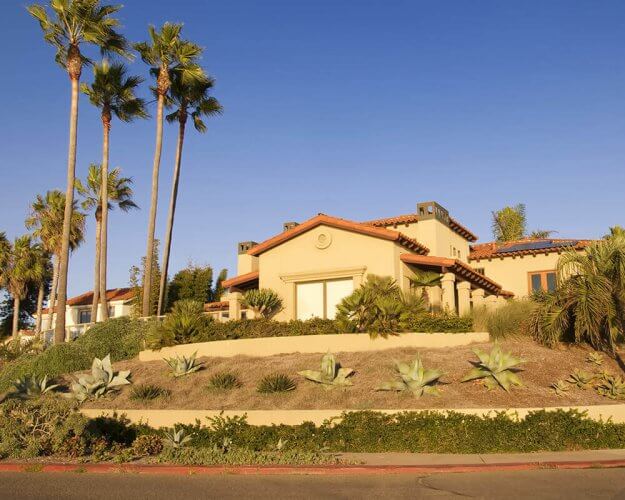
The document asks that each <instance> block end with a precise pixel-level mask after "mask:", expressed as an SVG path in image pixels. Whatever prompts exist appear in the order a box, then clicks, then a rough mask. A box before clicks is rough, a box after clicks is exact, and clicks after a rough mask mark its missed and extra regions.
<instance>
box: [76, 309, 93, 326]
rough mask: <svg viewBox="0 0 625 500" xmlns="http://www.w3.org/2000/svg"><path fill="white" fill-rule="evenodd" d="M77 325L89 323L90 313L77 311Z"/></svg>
mask: <svg viewBox="0 0 625 500" xmlns="http://www.w3.org/2000/svg"><path fill="white" fill-rule="evenodd" d="M78 323H79V324H80V325H84V324H86V323H91V311H78Z"/></svg>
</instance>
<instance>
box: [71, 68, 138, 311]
mask: <svg viewBox="0 0 625 500" xmlns="http://www.w3.org/2000/svg"><path fill="white" fill-rule="evenodd" d="M93 74H94V80H93V83H92V84H91V85H87V84H83V85H82V87H81V90H82V91H83V93H85V94H86V95H87V96H89V101H90V102H91V104H93V105H94V106H96V107H97V108H99V109H100V110H101V118H102V130H103V138H102V173H101V176H100V178H102V179H108V178H109V174H108V164H109V136H110V132H111V120H112V118H113V116H116V117H117V118H119V119H120V120H122V121H124V122H131V121H133V120H134V119H135V118H145V117H147V113H146V111H145V103H144V101H143V99H140V98H138V97H137V96H136V95H135V90H136V89H137V87H138V86H139V85H140V84H141V82H142V81H143V79H142V78H140V77H138V76H130V77H127V76H126V68H125V66H124V65H123V64H121V63H115V64H109V63H108V62H107V61H106V60H104V61H102V64H99V65H95V66H94V67H93ZM100 188H101V190H102V191H101V193H100V205H101V210H100V218H101V220H100V249H99V253H100V262H99V263H98V262H96V267H97V268H99V269H98V272H99V275H100V277H99V279H98V282H99V286H100V291H99V293H100V298H101V301H102V319H104V320H107V319H108V305H107V303H106V267H107V249H108V245H107V237H108V205H109V203H108V200H109V199H110V197H109V194H108V192H107V191H108V182H102V183H100ZM135 207H136V205H135ZM97 253H98V250H96V254H97ZM95 298H96V293H95V291H94V299H95ZM94 302H95V304H97V301H94ZM92 314H93V315H92V316H91V317H92V321H95V320H96V319H97V305H96V306H95V310H94V309H92Z"/></svg>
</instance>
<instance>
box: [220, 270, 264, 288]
mask: <svg viewBox="0 0 625 500" xmlns="http://www.w3.org/2000/svg"><path fill="white" fill-rule="evenodd" d="M259 274H260V273H259V272H258V271H252V272H251V273H246V274H241V275H240V276H235V277H234V278H230V279H227V280H224V281H222V283H221V286H223V287H224V288H230V287H233V286H235V287H236V286H241V285H246V284H249V283H252V282H253V281H256V280H258V276H259Z"/></svg>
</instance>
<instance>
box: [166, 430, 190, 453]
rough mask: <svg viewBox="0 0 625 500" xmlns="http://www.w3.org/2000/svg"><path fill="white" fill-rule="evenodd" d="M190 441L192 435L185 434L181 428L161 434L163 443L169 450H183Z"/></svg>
mask: <svg viewBox="0 0 625 500" xmlns="http://www.w3.org/2000/svg"><path fill="white" fill-rule="evenodd" d="M191 439H193V436H192V435H190V434H187V433H186V432H185V430H184V429H183V428H180V429H176V426H174V427H173V429H165V431H164V432H163V442H164V444H165V446H169V447H170V448H174V449H178V448H183V447H184V446H186V445H187V443H188V442H189V441H191Z"/></svg>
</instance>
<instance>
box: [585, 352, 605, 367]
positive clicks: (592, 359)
mask: <svg viewBox="0 0 625 500" xmlns="http://www.w3.org/2000/svg"><path fill="white" fill-rule="evenodd" d="M586 363H592V364H594V365H597V366H601V365H603V356H602V355H601V354H599V353H598V352H591V353H589V354H588V356H586Z"/></svg>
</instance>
